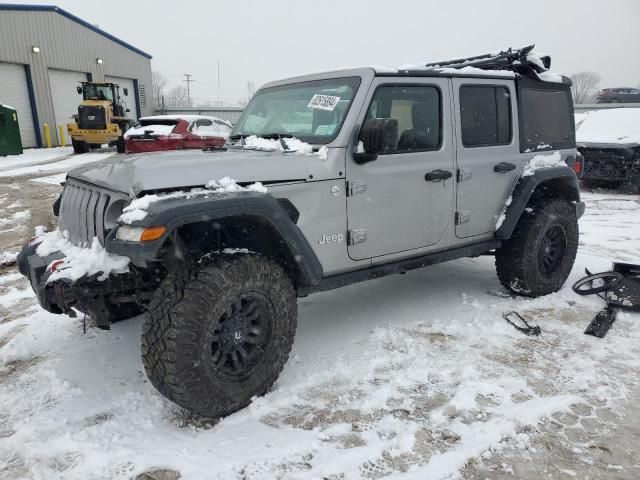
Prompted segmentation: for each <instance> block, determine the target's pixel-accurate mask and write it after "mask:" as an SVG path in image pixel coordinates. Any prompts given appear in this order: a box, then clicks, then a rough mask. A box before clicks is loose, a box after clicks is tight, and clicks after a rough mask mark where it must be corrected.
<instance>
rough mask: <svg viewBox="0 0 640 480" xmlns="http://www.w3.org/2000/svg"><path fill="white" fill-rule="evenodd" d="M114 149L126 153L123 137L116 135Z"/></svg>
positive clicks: (125, 143)
mask: <svg viewBox="0 0 640 480" xmlns="http://www.w3.org/2000/svg"><path fill="white" fill-rule="evenodd" d="M116 151H117V152H118V153H126V152H127V142H126V141H125V139H124V137H118V140H117V141H116Z"/></svg>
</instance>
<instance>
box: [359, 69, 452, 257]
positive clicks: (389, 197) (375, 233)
mask: <svg viewBox="0 0 640 480" xmlns="http://www.w3.org/2000/svg"><path fill="white" fill-rule="evenodd" d="M366 105H367V107H366V109H365V111H363V112H361V118H360V122H359V124H362V123H363V122H364V121H365V120H367V119H369V118H393V119H396V120H397V121H398V127H399V128H398V139H397V148H396V149H395V151H392V152H390V153H385V154H380V155H378V158H377V159H376V160H375V161H372V162H369V163H365V164H363V165H358V164H356V163H355V162H354V161H353V159H352V158H348V159H347V178H348V180H349V181H348V197H347V216H348V227H349V239H348V240H349V247H348V252H349V256H350V257H351V258H352V259H356V260H361V259H367V258H373V257H379V256H382V255H388V254H393V253H398V252H410V251H411V250H415V249H420V248H423V247H428V246H433V247H434V248H436V247H437V245H438V244H439V242H440V241H441V240H442V237H443V236H444V233H445V231H446V229H447V226H448V225H450V222H451V221H452V218H453V184H454V178H453V171H454V153H453V140H452V132H451V128H450V124H451V108H450V107H451V103H450V95H449V84H448V80H447V79H444V78H423V79H407V78H404V79H390V78H382V77H381V78H376V79H375V80H374V82H373V84H372V87H371V90H370V92H369V94H368V98H367V101H366ZM434 171H436V172H440V173H441V174H447V172H448V174H449V175H451V177H450V178H448V179H446V178H444V179H440V180H437V179H435V180H430V181H427V180H426V179H425V175H426V174H428V173H431V172H434ZM445 176H446V175H445Z"/></svg>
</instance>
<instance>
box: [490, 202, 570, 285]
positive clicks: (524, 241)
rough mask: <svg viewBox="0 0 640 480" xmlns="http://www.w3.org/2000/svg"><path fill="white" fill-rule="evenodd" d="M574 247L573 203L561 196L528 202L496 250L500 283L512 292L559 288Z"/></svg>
mask: <svg viewBox="0 0 640 480" xmlns="http://www.w3.org/2000/svg"><path fill="white" fill-rule="evenodd" d="M577 250H578V220H577V218H576V211H575V208H574V206H573V205H572V204H571V203H569V202H568V201H567V200H563V199H559V198H558V199H551V200H548V199H544V198H540V199H538V200H537V201H534V202H531V203H530V205H529V206H528V208H527V209H526V210H525V211H524V212H523V213H522V217H521V218H520V221H519V222H518V225H517V226H516V229H515V231H514V232H513V235H512V236H511V238H510V239H509V240H506V241H505V242H504V243H503V244H502V247H500V248H499V249H497V250H496V270H497V272H498V278H499V280H500V283H502V285H504V286H505V287H506V288H507V289H509V290H511V291H512V292H515V293H518V294H520V295H525V296H528V297H539V296H542V295H547V294H549V293H552V292H556V291H558V290H560V288H561V287H562V285H563V284H564V282H565V281H566V280H567V277H568V276H569V273H570V272H571V269H572V268H573V262H574V260H575V258H576V252H577Z"/></svg>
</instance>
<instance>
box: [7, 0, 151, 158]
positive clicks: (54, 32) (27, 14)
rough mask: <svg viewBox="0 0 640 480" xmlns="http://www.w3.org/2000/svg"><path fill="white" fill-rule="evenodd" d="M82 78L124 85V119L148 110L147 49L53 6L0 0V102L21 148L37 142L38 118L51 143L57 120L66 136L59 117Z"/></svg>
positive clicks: (67, 115)
mask: <svg viewBox="0 0 640 480" xmlns="http://www.w3.org/2000/svg"><path fill="white" fill-rule="evenodd" d="M86 80H89V81H95V82H101V81H107V82H113V83H117V84H118V85H120V87H121V88H120V90H121V92H122V88H123V87H126V88H127V89H128V93H129V95H128V96H126V97H125V96H123V100H124V103H125V104H126V107H127V108H128V109H129V110H130V112H129V114H128V115H129V116H130V117H131V118H134V119H137V118H139V117H141V116H144V115H150V114H152V113H153V105H154V102H153V99H152V98H151V97H152V91H153V88H152V83H151V55H149V54H148V53H145V52H143V51H142V50H139V49H137V48H136V47H134V46H132V45H130V44H128V43H126V42H124V41H122V40H120V39H119V38H116V37H114V36H113V35H110V34H109V33H107V32H105V31H104V30H101V29H100V28H98V27H96V26H94V25H91V24H90V23H88V22H85V21H84V20H82V19H80V18H78V17H76V16H74V15H72V14H70V13H69V12H67V11H65V10H63V9H61V8H58V7H55V6H50V5H14V4H3V3H0V103H2V104H6V105H11V106H12V107H14V108H15V109H16V110H17V112H18V117H19V121H20V133H21V136H22V144H23V146H24V147H35V146H42V144H43V134H42V132H43V125H44V124H45V123H47V124H48V125H49V126H50V128H51V134H52V139H53V142H55V141H56V140H57V141H58V144H61V142H62V141H63V139H61V138H59V133H58V128H57V126H58V125H64V126H65V128H64V132H63V136H64V137H65V138H64V143H66V144H69V143H71V139H70V138H68V135H66V124H67V123H69V122H72V121H73V120H72V119H71V115H73V114H75V113H77V109H78V104H79V103H80V101H81V100H82V95H80V94H78V93H77V92H76V87H77V86H78V83H77V82H79V81H86Z"/></svg>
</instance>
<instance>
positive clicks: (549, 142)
mask: <svg viewBox="0 0 640 480" xmlns="http://www.w3.org/2000/svg"><path fill="white" fill-rule="evenodd" d="M520 115H521V117H522V120H521V135H520V149H521V150H522V151H524V150H527V149H540V148H541V146H545V147H546V148H547V149H550V148H554V149H559V148H574V147H575V123H574V119H573V105H572V103H571V92H570V90H569V88H568V87H567V88H566V89H564V90H560V89H559V90H552V89H537V88H522V89H521V90H520Z"/></svg>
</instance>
